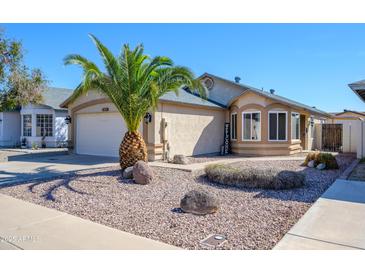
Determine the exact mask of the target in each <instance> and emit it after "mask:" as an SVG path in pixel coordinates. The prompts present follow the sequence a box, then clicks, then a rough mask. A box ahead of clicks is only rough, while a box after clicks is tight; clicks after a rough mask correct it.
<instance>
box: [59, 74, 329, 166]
mask: <svg viewBox="0 0 365 274" xmlns="http://www.w3.org/2000/svg"><path fill="white" fill-rule="evenodd" d="M199 79H200V80H201V81H202V82H203V83H204V84H205V86H206V87H207V98H206V99H202V98H200V97H199V96H198V95H196V94H194V93H192V92H190V91H187V90H184V89H181V90H180V92H179V96H176V95H175V94H174V93H168V94H166V95H164V96H163V97H162V98H161V99H160V101H159V104H158V108H157V110H156V111H154V112H151V113H150V117H149V118H146V119H145V120H144V121H143V122H142V124H141V127H140V131H141V132H143V136H144V138H145V141H146V143H147V146H148V152H149V159H150V160H158V159H162V158H163V157H172V156H173V155H175V154H184V155H187V156H190V155H200V154H208V153H216V152H219V151H220V150H221V146H222V145H223V143H224V141H225V140H224V129H225V125H226V124H227V123H229V124H230V134H229V135H230V136H229V139H230V144H231V150H232V152H233V153H238V154H243V155H289V154H294V153H297V152H300V151H302V150H308V149H309V150H310V149H315V148H316V140H315V136H316V134H315V126H314V125H315V124H316V123H320V122H321V121H324V120H325V119H327V118H329V117H331V114H328V113H326V112H324V111H321V110H319V109H316V108H314V107H310V106H307V105H304V104H301V103H298V102H295V101H292V100H290V99H287V98H284V97H282V96H278V95H277V94H275V93H274V91H271V92H266V91H263V90H259V89H256V88H253V87H250V86H247V85H244V84H241V83H239V82H238V79H236V81H237V82H235V81H230V80H227V79H223V78H221V77H218V76H215V75H212V74H208V73H205V74H203V75H202V76H200V77H199ZM61 107H66V108H68V111H69V115H70V117H71V124H70V125H69V126H70V128H69V133H70V136H69V138H70V140H72V143H73V150H74V152H75V153H78V154H91V155H102V156H115V157H116V156H118V147H119V144H120V142H121V140H122V138H123V136H124V133H125V132H126V126H125V124H124V122H123V120H122V117H121V116H120V114H119V113H118V112H117V109H116V108H115V107H114V106H113V104H112V103H111V102H110V100H109V99H107V98H105V97H104V96H103V95H101V94H100V93H98V92H96V91H90V92H88V94H87V95H85V96H81V97H79V98H77V99H76V100H75V101H73V102H70V100H69V99H68V100H66V101H65V102H63V103H62V104H61Z"/></svg>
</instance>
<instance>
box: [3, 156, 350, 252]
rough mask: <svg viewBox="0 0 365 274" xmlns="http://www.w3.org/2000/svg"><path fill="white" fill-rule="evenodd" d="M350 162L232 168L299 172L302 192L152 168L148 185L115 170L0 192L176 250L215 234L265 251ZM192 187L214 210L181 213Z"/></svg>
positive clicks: (257, 163) (261, 163)
mask: <svg viewBox="0 0 365 274" xmlns="http://www.w3.org/2000/svg"><path fill="white" fill-rule="evenodd" d="M353 160H354V158H353V157H352V156H348V155H338V156H337V161H338V163H339V165H340V169H339V170H325V171H320V170H317V169H314V168H307V167H303V166H301V163H302V161H296V160H275V161H254V160H250V159H246V160H244V161H242V162H240V163H236V164H235V165H246V166H249V167H252V168H255V167H258V166H265V167H268V166H275V167H276V168H279V169H283V170H297V171H303V172H304V173H305V174H306V182H305V186H304V187H301V188H297V189H292V190H280V191H278V190H260V189H245V188H234V187H228V186H222V185H217V184H214V183H211V182H208V181H207V179H206V177H204V176H199V177H192V175H191V173H189V172H185V171H181V170H176V169H169V168H160V167H154V168H153V170H154V172H155V180H154V182H153V183H152V184H149V185H137V184H134V183H133V181H132V180H124V179H121V173H120V170H119V169H118V168H103V169H94V170H87V171H79V172H76V173H74V174H72V175H67V176H62V177H59V178H57V179H53V180H50V181H33V182H28V183H25V184H20V185H16V186H7V187H6V186H3V187H2V188H0V192H1V193H3V194H7V195H10V196H13V197H16V198H20V199H23V200H26V201H29V202H33V203H36V204H40V205H43V206H46V207H50V208H55V209H57V210H60V211H64V212H67V213H70V214H73V215H77V216H79V217H82V218H85V219H90V220H92V221H95V222H98V223H101V224H104V225H107V226H111V227H114V228H117V229H120V230H123V231H126V232H130V233H133V234H137V235H140V236H144V237H147V238H151V239H155V240H159V241H162V242H165V243H169V244H172V245H175V246H179V247H182V248H187V249H203V247H202V246H201V245H200V243H199V242H200V241H201V240H202V239H204V238H206V237H207V236H208V235H210V234H215V233H218V234H223V235H225V236H226V237H227V240H228V241H227V242H226V243H225V244H224V245H223V246H222V248H223V249H271V248H273V247H274V246H275V244H276V243H277V242H278V241H279V240H280V239H281V238H282V237H283V235H284V234H285V233H286V232H287V231H288V230H289V229H290V228H291V227H292V226H293V225H294V224H295V223H296V222H297V221H298V219H299V218H300V217H301V216H302V215H303V214H304V213H305V212H306V211H307V209H308V208H309V207H310V206H311V204H312V203H313V202H314V201H316V200H317V199H318V197H319V196H320V195H321V194H322V193H323V192H324V191H325V190H326V189H327V188H328V187H329V186H330V185H331V184H332V182H333V181H334V180H335V179H336V178H337V177H338V176H339V175H340V174H341V173H342V172H343V171H344V170H345V168H346V167H347V166H348V165H349V164H350V163H351V162H352V161H353ZM192 189H203V190H206V191H207V192H209V193H212V194H214V195H215V196H217V197H218V199H219V201H220V209H219V210H218V212H217V213H215V214H211V215H205V216H196V215H191V214H186V213H182V212H181V210H180V209H179V203H180V199H181V198H182V197H183V196H184V194H185V193H186V192H188V191H189V190H192Z"/></svg>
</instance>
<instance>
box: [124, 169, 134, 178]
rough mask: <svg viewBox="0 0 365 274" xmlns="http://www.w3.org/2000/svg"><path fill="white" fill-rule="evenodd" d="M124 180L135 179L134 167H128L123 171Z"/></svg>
mask: <svg viewBox="0 0 365 274" xmlns="http://www.w3.org/2000/svg"><path fill="white" fill-rule="evenodd" d="M123 178H124V179H133V167H132V166H130V167H127V168H126V169H124V170H123Z"/></svg>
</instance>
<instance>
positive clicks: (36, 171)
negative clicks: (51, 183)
mask: <svg viewBox="0 0 365 274" xmlns="http://www.w3.org/2000/svg"><path fill="white" fill-rule="evenodd" d="M117 164H118V159H117V158H112V157H101V156H91V155H74V154H73V155H71V154H70V155H55V156H48V157H31V158H30V157H27V158H25V159H24V160H23V161H10V162H4V163H0V185H3V184H14V183H19V182H25V181H31V180H42V179H50V178H53V177H59V176H63V175H66V174H67V173H72V172H75V171H78V170H86V169H95V168H104V167H109V166H116V165H117Z"/></svg>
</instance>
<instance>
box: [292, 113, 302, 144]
mask: <svg viewBox="0 0 365 274" xmlns="http://www.w3.org/2000/svg"><path fill="white" fill-rule="evenodd" d="M293 114H297V115H299V130H298V135H299V139H293V134H292V133H293ZM290 129H291V132H290V138H291V140H292V141H301V139H300V113H299V112H295V111H292V112H291V114H290Z"/></svg>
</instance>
